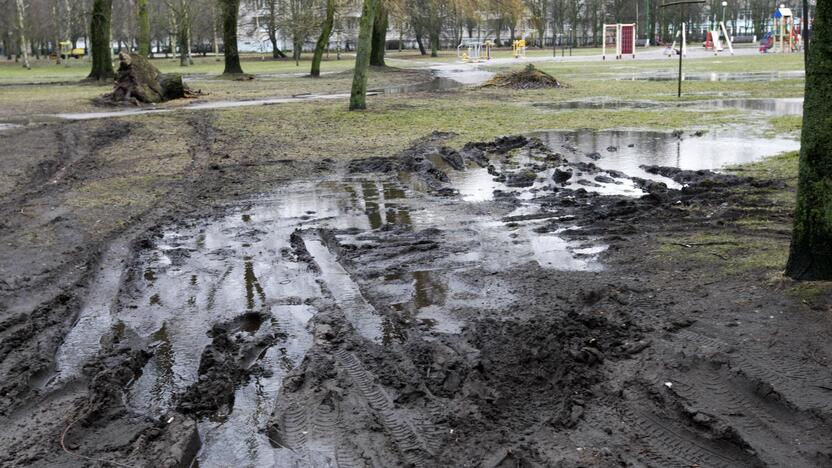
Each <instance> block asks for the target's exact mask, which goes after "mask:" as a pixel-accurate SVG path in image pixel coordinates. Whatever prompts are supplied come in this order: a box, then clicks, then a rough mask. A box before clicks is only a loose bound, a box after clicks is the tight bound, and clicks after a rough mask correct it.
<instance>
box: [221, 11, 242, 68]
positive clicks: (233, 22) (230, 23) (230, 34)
mask: <svg viewBox="0 0 832 468" xmlns="http://www.w3.org/2000/svg"><path fill="white" fill-rule="evenodd" d="M219 2H220V7H221V9H222V41H223V43H224V44H225V70H224V71H223V72H222V73H223V75H241V74H242V73H243V67H242V66H241V65H240V52H239V51H238V50H237V15H238V14H239V12H240V0H219Z"/></svg>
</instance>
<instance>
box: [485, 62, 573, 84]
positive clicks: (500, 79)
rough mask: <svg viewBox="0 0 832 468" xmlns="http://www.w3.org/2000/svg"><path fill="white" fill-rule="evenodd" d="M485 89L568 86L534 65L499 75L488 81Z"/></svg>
mask: <svg viewBox="0 0 832 468" xmlns="http://www.w3.org/2000/svg"><path fill="white" fill-rule="evenodd" d="M483 87H486V88H511V89H547V88H565V87H566V85H564V84H563V83H561V82H560V81H558V80H557V79H556V78H555V77H554V76H552V75H550V74H548V73H546V72H543V71H540V70H538V69H537V68H535V66H534V65H532V64H529V65H527V66H526V68H524V69H522V70H518V71H512V72H506V73H498V74H497V76H495V77H494V78H491V79H490V80H488V81H487V82H486V83H485V84H484V85H483Z"/></svg>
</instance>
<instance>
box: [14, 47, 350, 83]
mask: <svg viewBox="0 0 832 468" xmlns="http://www.w3.org/2000/svg"><path fill="white" fill-rule="evenodd" d="M354 62H355V58H354V57H353V56H352V55H344V56H343V57H342V60H336V59H335V54H334V53H332V54H330V58H328V59H326V58H325V59H324V60H323V62H322V63H321V71H322V72H323V73H330V72H339V71H344V70H349V69H352V68H353V66H354ZM152 63H153V65H155V66H156V67H157V68H158V69H159V70H161V71H162V72H164V73H180V74H182V75H186V76H191V75H205V76H217V75H220V74H222V72H223V68H224V63H223V61H222V60H221V59H220V60H217V59H216V58H215V57H195V58H194V64H193V65H191V66H188V67H182V66H180V65H179V60H178V59H172V58H167V59H164V58H158V59H153V60H152ZM242 65H243V70H244V71H245V72H246V73H251V74H256V75H260V74H294V73H303V74H308V73H309V70H310V69H311V67H312V61H311V55H308V54H307V55H306V56H305V57H304V58H303V59H302V60H301V61H300V63H299V65H296V64H295V61H293V60H288V59H281V60H272V59H271V58H270V55H269V54H246V55H244V56H243V63H242ZM89 72H90V63H89V61H88V60H86V59H81V60H77V59H73V60H70V61H69V66H65V65H56V64H55V62H54V61H51V60H32V69H31V70H27V69H25V68H23V67H22V66H20V64H18V63H14V62H9V61H0V84H23V83H56V82H67V81H81V80H83V79H84V78H86V76H87V75H88V74H89Z"/></svg>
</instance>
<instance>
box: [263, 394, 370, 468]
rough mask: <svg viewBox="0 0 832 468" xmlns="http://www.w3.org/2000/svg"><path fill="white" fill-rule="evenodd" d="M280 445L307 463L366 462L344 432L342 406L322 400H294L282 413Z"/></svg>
mask: <svg viewBox="0 0 832 468" xmlns="http://www.w3.org/2000/svg"><path fill="white" fill-rule="evenodd" d="M278 432H279V435H278V438H279V440H273V442H277V445H278V446H280V447H282V448H286V449H289V450H291V451H292V452H293V454H294V455H295V457H297V458H296V459H295V460H294V462H295V463H303V464H304V466H333V465H332V464H333V462H334V466H335V467H338V468H359V467H361V468H363V467H365V466H366V463H365V462H364V461H363V460H362V459H361V458H360V457H359V456H357V455H356V452H357V450H356V448H355V447H354V446H353V444H352V443H351V442H349V440H348V439H347V438H345V437H344V436H343V433H344V432H345V431H344V427H343V426H342V424H341V418H340V415H339V413H338V408H337V407H336V406H335V405H334V404H330V403H327V402H325V401H324V402H321V403H320V404H318V405H317V406H307V405H305V404H302V403H299V402H292V403H290V404H289V406H288V407H287V409H286V411H284V412H283V414H282V415H281V417H280V430H279V431H278Z"/></svg>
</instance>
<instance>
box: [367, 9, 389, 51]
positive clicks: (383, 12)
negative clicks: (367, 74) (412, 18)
mask: <svg viewBox="0 0 832 468" xmlns="http://www.w3.org/2000/svg"><path fill="white" fill-rule="evenodd" d="M388 25H389V14H388V11H387V7H386V5H385V4H384V0H379V3H378V6H377V7H376V19H375V21H374V22H373V39H372V41H373V47H372V51H371V52H370V65H372V66H374V67H383V66H384V65H385V63H384V49H386V48H387V26H388Z"/></svg>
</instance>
